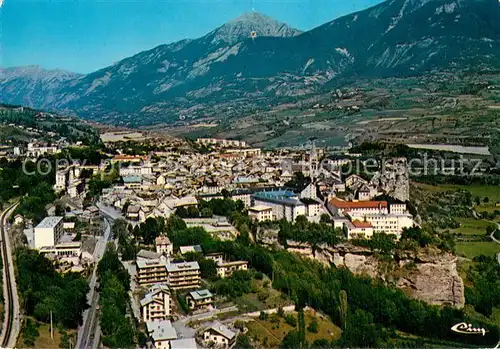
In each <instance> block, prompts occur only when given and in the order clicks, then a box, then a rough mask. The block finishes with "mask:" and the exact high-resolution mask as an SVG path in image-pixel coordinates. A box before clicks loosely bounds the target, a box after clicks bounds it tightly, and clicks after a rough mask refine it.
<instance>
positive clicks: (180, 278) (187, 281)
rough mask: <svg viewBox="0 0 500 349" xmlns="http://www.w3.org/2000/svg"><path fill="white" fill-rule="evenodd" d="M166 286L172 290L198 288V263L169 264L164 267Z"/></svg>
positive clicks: (199, 278) (199, 277) (199, 275)
mask: <svg viewBox="0 0 500 349" xmlns="http://www.w3.org/2000/svg"><path fill="white" fill-rule="evenodd" d="M166 270H167V285H168V286H169V287H170V288H171V289H173V290H179V289H185V288H198V287H199V285H200V280H201V272H200V266H199V264H198V262H182V263H170V264H167V266H166Z"/></svg>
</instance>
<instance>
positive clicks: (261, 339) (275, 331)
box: [247, 310, 342, 348]
mask: <svg viewBox="0 0 500 349" xmlns="http://www.w3.org/2000/svg"><path fill="white" fill-rule="evenodd" d="M287 316H292V317H294V318H295V319H297V312H290V313H286V314H285V317H281V316H279V315H278V314H272V315H269V317H268V318H267V319H266V320H262V319H255V320H253V321H250V322H249V323H248V324H247V327H248V335H249V337H250V339H251V340H253V341H254V342H257V343H259V344H260V345H261V346H262V347H266V348H277V347H279V345H280V344H281V342H282V341H283V338H285V336H286V335H287V334H288V333H289V332H290V331H292V330H296V326H292V325H290V324H289V323H287V321H286V320H285V318H286V317H287ZM304 318H305V327H306V340H307V342H308V343H311V344H312V343H313V342H314V341H315V340H318V339H327V340H328V341H332V340H335V339H338V338H340V335H341V332H342V331H341V329H340V328H339V327H337V326H336V325H335V324H333V323H332V322H331V321H330V320H329V319H328V318H326V317H323V316H320V315H318V314H315V313H313V312H312V311H311V310H308V311H306V312H305V313H304ZM312 322H317V324H318V326H317V329H318V330H317V332H316V333H314V332H311V331H310V330H308V327H309V326H310V324H311V323H312Z"/></svg>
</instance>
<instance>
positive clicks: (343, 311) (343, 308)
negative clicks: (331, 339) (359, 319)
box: [339, 290, 348, 331]
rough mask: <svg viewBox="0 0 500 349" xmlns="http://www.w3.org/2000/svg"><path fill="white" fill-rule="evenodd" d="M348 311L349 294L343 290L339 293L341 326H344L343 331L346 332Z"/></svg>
mask: <svg viewBox="0 0 500 349" xmlns="http://www.w3.org/2000/svg"><path fill="white" fill-rule="evenodd" d="M347 311H348V303H347V292H346V291H345V290H341V291H340V293H339V314H340V324H341V326H342V330H343V331H345V330H346V328H347Z"/></svg>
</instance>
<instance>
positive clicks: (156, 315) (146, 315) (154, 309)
mask: <svg viewBox="0 0 500 349" xmlns="http://www.w3.org/2000/svg"><path fill="white" fill-rule="evenodd" d="M140 304H141V316H142V321H144V322H148V321H157V320H167V319H168V317H169V316H170V314H171V312H172V300H171V295H170V290H169V288H168V286H166V285H153V286H152V287H151V288H150V289H149V292H148V293H147V294H146V295H145V296H144V298H143V299H141V302H140Z"/></svg>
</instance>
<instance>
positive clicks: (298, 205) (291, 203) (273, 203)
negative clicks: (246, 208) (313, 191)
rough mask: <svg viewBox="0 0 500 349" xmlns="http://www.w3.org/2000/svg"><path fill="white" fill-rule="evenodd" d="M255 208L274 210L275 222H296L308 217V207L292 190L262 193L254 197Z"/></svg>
mask: <svg viewBox="0 0 500 349" xmlns="http://www.w3.org/2000/svg"><path fill="white" fill-rule="evenodd" d="M252 200H253V205H252V206H253V207H255V206H268V207H271V208H272V210H273V216H274V220H281V219H286V220H287V221H294V220H295V219H297V217H298V216H300V215H304V216H305V215H306V206H305V205H304V204H303V203H302V202H301V201H300V200H299V199H298V197H297V195H296V194H295V193H294V192H292V191H290V190H275V191H262V192H258V193H255V194H253V195H252Z"/></svg>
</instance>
